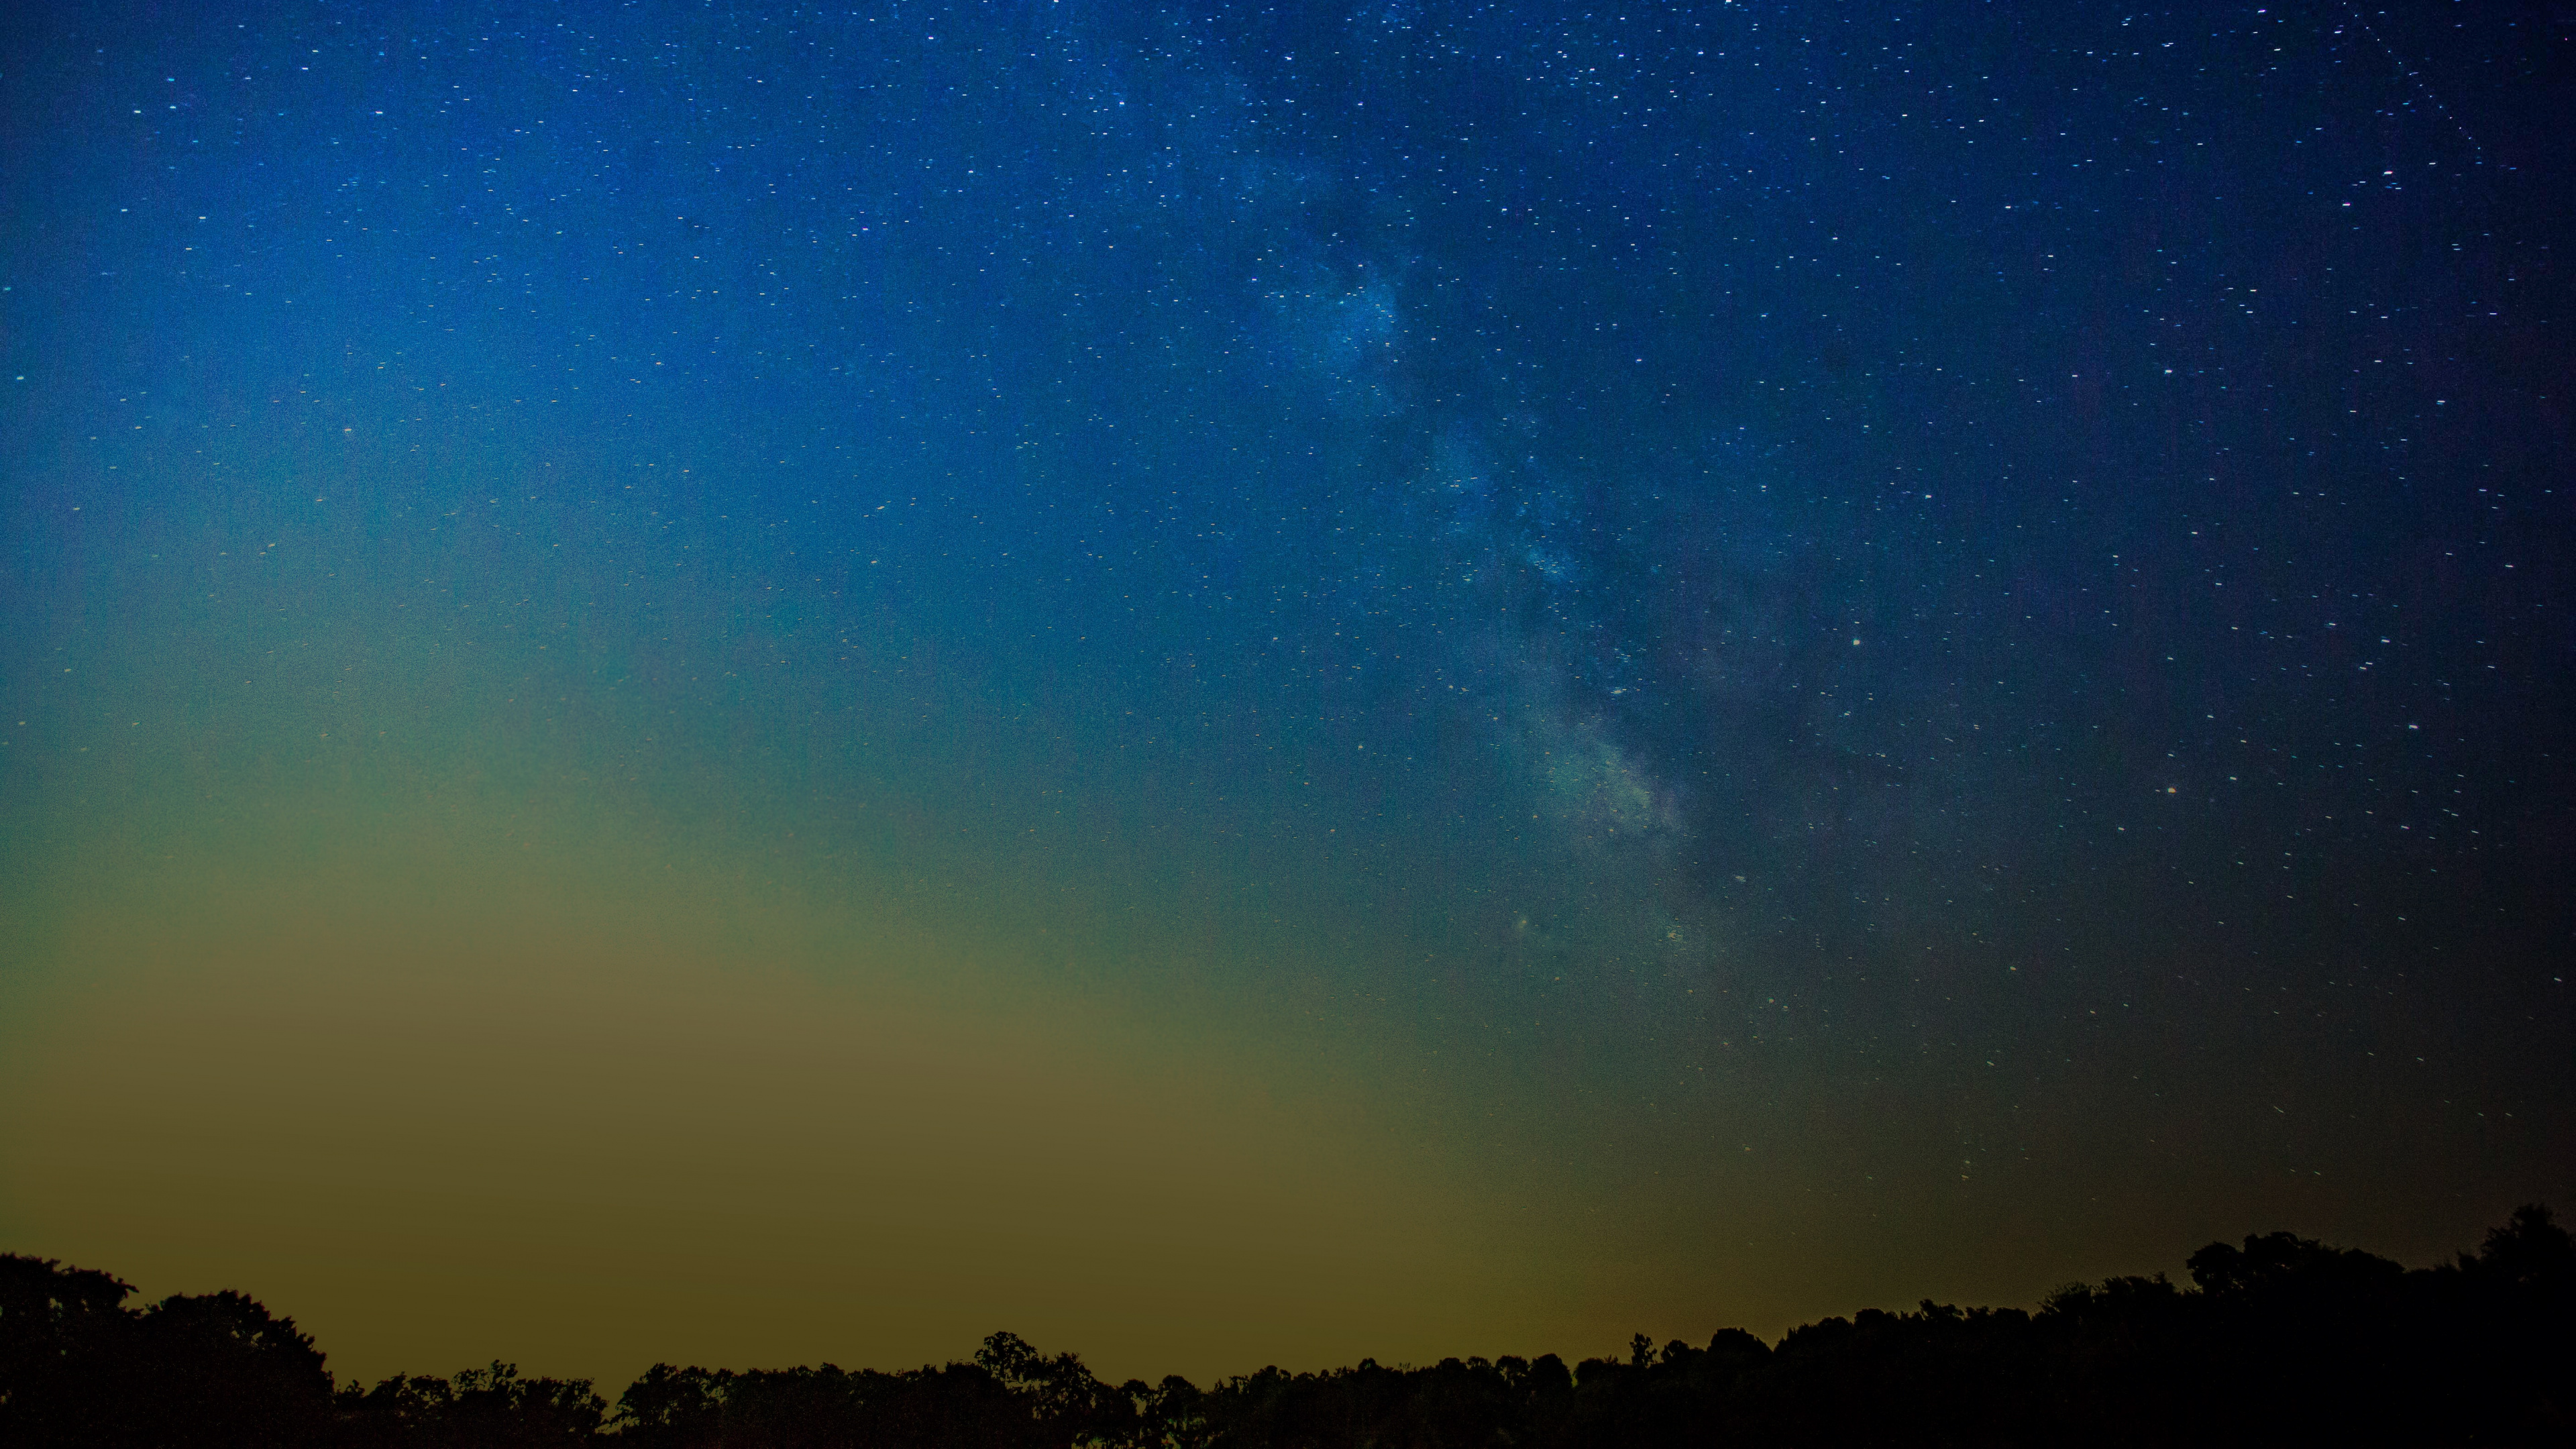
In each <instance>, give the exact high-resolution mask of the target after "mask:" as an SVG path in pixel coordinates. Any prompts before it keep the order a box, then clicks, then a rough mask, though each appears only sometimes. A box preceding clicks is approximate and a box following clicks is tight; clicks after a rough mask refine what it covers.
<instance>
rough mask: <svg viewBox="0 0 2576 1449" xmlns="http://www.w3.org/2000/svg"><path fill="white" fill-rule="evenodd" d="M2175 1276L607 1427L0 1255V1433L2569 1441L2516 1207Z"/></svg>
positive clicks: (932, 1374)
mask: <svg viewBox="0 0 2576 1449" xmlns="http://www.w3.org/2000/svg"><path fill="white" fill-rule="evenodd" d="M2189 1267H2190V1274H2191V1286H2189V1287H2182V1286H2179V1285H2177V1284H2174V1283H2171V1282H2168V1281H2167V1280H2166V1279H2165V1278H2164V1276H2163V1275H2161V1274H2159V1275H2157V1276H2155V1277H2152V1278H2134V1277H2132V1278H2113V1279H2110V1280H2108V1281H2105V1282H2102V1283H2096V1284H2077V1285H2073V1286H2070V1287H2067V1288H2064V1289H2061V1290H2059V1291H2058V1292H2057V1293H2055V1294H2052V1295H2051V1296H2050V1297H2049V1299H2048V1301H2047V1302H2046V1303H2045V1304H2044V1305H2042V1306H2041V1308H2040V1309H2039V1311H2038V1312H2036V1313H2031V1312H2025V1311H2023V1310H2021V1309H2017V1308H1995V1309H1988V1308H1970V1309H1960V1308H1956V1307H1952V1306H1950V1305H1947V1304H1936V1303H1933V1302H1930V1301H1928V1300H1927V1301H1925V1302H1924V1303H1923V1304H1922V1305H1921V1306H1920V1307H1919V1308H1918V1309H1916V1310H1915V1311H1912V1312H1907V1313H1886V1312H1880V1311H1878V1310H1875V1309H1871V1310H1864V1311H1863V1312H1861V1313H1860V1314H1858V1315H1857V1316H1855V1317H1853V1318H1850V1319H1843V1318H1828V1319H1825V1320H1823V1321H1822V1322H1819V1323H1810V1324H1807V1325H1805V1326H1804V1327H1801V1328H1798V1329H1795V1330H1793V1331H1792V1332H1790V1333H1789V1334H1788V1335H1787V1336H1786V1337H1785V1338H1783V1339H1782V1340H1781V1341H1780V1342H1779V1344H1778V1345H1776V1346H1774V1345H1770V1344H1766V1343H1764V1342H1763V1341H1762V1340H1761V1339H1759V1338H1756V1337H1754V1336H1753V1335H1751V1334H1749V1333H1745V1332H1743V1331H1741V1330H1739V1329H1728V1330H1726V1331H1724V1332H1722V1333H1719V1334H1718V1335H1717V1336H1716V1337H1715V1338H1714V1339H1712V1340H1710V1341H1709V1342H1708V1343H1707V1344H1706V1345H1704V1346H1695V1345H1692V1344H1687V1343H1683V1342H1680V1341H1678V1340H1676V1341H1674V1342H1671V1343H1667V1344H1665V1345H1663V1346H1662V1347H1661V1348H1657V1347H1656V1346H1654V1345H1653V1344H1652V1343H1651V1342H1649V1341H1648V1340H1647V1338H1646V1337H1645V1335H1643V1334H1640V1335H1638V1336H1637V1337H1636V1339H1635V1340H1634V1341H1633V1342H1632V1343H1631V1344H1630V1347H1629V1351H1628V1353H1627V1355H1626V1356H1625V1357H1624V1358H1595V1359H1586V1360H1584V1361H1583V1362H1581V1363H1579V1364H1577V1365H1575V1366H1574V1367H1572V1368H1570V1369H1569V1368H1568V1367H1567V1366H1566V1365H1565V1363H1564V1361H1563V1360H1561V1359H1559V1358H1558V1357H1557V1356H1556V1355H1554V1354H1548V1355H1545V1356H1543V1357H1541V1358H1538V1359H1536V1360H1524V1359H1521V1358H1516V1357H1505V1358H1501V1359H1498V1360H1495V1361H1493V1362H1490V1363H1489V1362H1487V1361H1486V1360H1484V1359H1481V1358H1471V1359H1467V1360H1465V1361H1463V1362H1462V1361H1460V1360H1458V1359H1454V1358H1452V1359H1443V1360H1441V1361H1440V1362H1439V1363H1437V1364H1434V1365H1432V1366H1430V1367H1428V1368H1404V1367H1399V1368H1386V1367H1382V1366H1380V1365H1379V1364H1377V1363H1376V1362H1374V1361H1363V1362H1362V1363H1360V1364H1359V1365H1358V1366H1357V1367H1355V1368H1344V1369H1334V1370H1332V1371H1330V1372H1326V1373H1319V1374H1318V1373H1304V1374H1289V1373H1283V1372H1281V1371H1280V1370H1278V1369H1275V1368H1270V1369H1263V1370H1262V1371H1261V1372H1259V1373H1256V1374H1250V1375H1245V1376H1242V1377H1237V1378H1231V1379H1227V1380H1225V1381H1224V1382H1222V1383H1219V1384H1217V1385H1216V1386H1215V1387H1213V1388H1209V1389H1204V1390H1203V1389H1200V1388H1198V1387H1196V1386H1194V1385H1193V1384H1191V1383H1190V1382H1189V1381H1188V1380H1186V1379H1182V1378H1178V1377H1171V1378H1166V1379H1164V1380H1163V1381H1162V1382H1161V1383H1160V1384H1155V1385H1148V1384H1146V1383H1143V1382H1141V1381H1138V1380H1129V1381H1128V1382H1126V1383H1124V1384H1120V1385H1116V1386H1114V1387H1113V1386H1111V1385H1108V1384H1104V1383H1102V1382H1101V1381H1100V1380H1099V1379H1097V1378H1095V1377H1094V1376H1093V1375H1092V1373H1091V1372H1090V1370H1088V1369H1087V1368H1085V1367H1084V1366H1083V1364H1082V1361H1081V1359H1079V1358H1078V1357H1076V1356H1075V1355H1073V1354H1070V1353H1059V1354H1056V1355H1054V1356H1052V1357H1049V1356H1047V1355H1044V1354H1041V1353H1039V1352H1038V1351H1037V1350H1036V1349H1034V1348H1032V1347H1030V1346H1029V1345H1028V1344H1027V1343H1024V1342H1022V1341H1021V1340H1020V1339H1019V1338H1017V1337H1016V1336H1014V1335H1012V1334H1008V1333H997V1334H994V1335H993V1336H992V1337H990V1338H988V1339H986V1340H985V1341H984V1346H983V1348H982V1349H981V1350H979V1351H978V1352H977V1353H976V1354H975V1356H974V1360H973V1361H972V1362H968V1363H950V1364H945V1365H939V1366H927V1365H925V1366H924V1367H922V1368H918V1369H909V1370H904V1371H900V1372H893V1373H884V1372H878V1371H876V1370H872V1369H858V1370H847V1369H840V1368H835V1367H833V1366H831V1365H829V1364H825V1365H823V1366H822V1367H820V1368H794V1369H779V1370H755V1371H751V1372H741V1373H737V1372H733V1371H730V1370H724V1369H712V1370H711V1369H703V1368H675V1367H673V1366H671V1365H669V1364H657V1365H655V1366H654V1367H653V1368H652V1369H651V1370H650V1371H648V1372H646V1373H645V1374H644V1376H643V1377H641V1378H639V1379H637V1380H636V1381H635V1382H634V1383H633V1384H632V1385H630V1386H628V1388H627V1389H626V1391H625V1392H624V1393H623V1394H622V1395H620V1396H619V1398H618V1400H617V1403H616V1404H615V1405H614V1406H613V1407H612V1406H611V1405H610V1404H608V1403H607V1402H606V1401H605V1400H604V1399H602V1398H601V1397H600V1395H599V1394H597V1393H596V1392H594V1391H593V1389H592V1386H591V1384H590V1383H589V1382H588V1381H587V1380H580V1379H571V1380H565V1379H546V1378H523V1377H521V1376H520V1375H519V1372H518V1370H517V1368H516V1367H515V1366H513V1365H509V1364H501V1363H495V1364H493V1365H492V1366H490V1367H489V1368H482V1369H469V1370H466V1371H465V1372H463V1373H459V1374H457V1375H455V1376H454V1377H452V1378H432V1377H426V1376H413V1375H396V1376H394V1377H392V1378H389V1379H386V1380H384V1381H383V1382H381V1383H378V1384H375V1385H373V1386H372V1387H370V1386H367V1385H363V1384H355V1383H352V1384H349V1385H345V1386H339V1387H335V1386H334V1384H333V1382H332V1379H331V1375H330V1374H329V1372H328V1371H326V1370H325V1369H324V1367H323V1356H322V1354H321V1352H320V1351H319V1350H317V1349H316V1348H315V1347H314V1346H313V1341H312V1339H311V1338H310V1337H308V1336H307V1335H305V1334H302V1333H300V1332H298V1331H297V1330H296V1327H295V1322H294V1320H293V1319H289V1318H277V1317H273V1316H272V1315H271V1314H270V1313H269V1312H268V1310H267V1309H266V1308H264V1307H262V1306H261V1305H260V1304H259V1303H257V1302H255V1301H253V1300H252V1299H250V1298H247V1297H244V1296H242V1295H241V1294H238V1293H215V1294H208V1295H204V1296H201V1297H173V1298H167V1299H164V1300H162V1301H161V1302H159V1303H155V1304H152V1305H150V1306H148V1307H145V1308H142V1309H139V1310H138V1309H134V1308H129V1307H127V1306H125V1300H126V1298H127V1297H129V1296H130V1295H131V1294H132V1292H133V1290H132V1289H131V1288H130V1287H128V1286H127V1285H126V1284H124V1283H123V1282H120V1281H118V1280H117V1279H115V1278H113V1277H111V1276H109V1275H108V1274H105V1273H100V1272H95V1271H91V1270H87V1269H80V1268H67V1267H64V1266H62V1265H60V1264H58V1263H55V1262H53V1261H51V1260H49V1259H41V1258H28V1257H19V1256H16V1255H9V1256H5V1257H0V1445H5V1446H10V1449H52V1446H74V1445H77V1446H83V1449H127V1446H155V1449H161V1446H168V1449H179V1446H206V1449H216V1446H223V1449H232V1446H279V1449H295V1446H313V1449H340V1446H349V1449H378V1446H381V1449H518V1446H530V1445H571V1444H582V1443H606V1442H613V1443H615V1444H617V1445H620V1446H627V1449H825V1446H833V1449H839V1446H852V1449H916V1446H917V1449H933V1446H937V1449H969V1446H990V1449H1071V1446H1098V1449H1146V1446H1154V1449H1237V1446H1240V1449H1253V1446H1262V1449H1325V1446H1332V1449H1342V1446H1349V1449H1360V1446H1378V1449H1469V1446H1477V1449H1482V1446H1505V1445H1509V1446H1515V1449H1523V1446H1527V1449H1578V1446H1581V1449H1593V1446H1601V1449H1609V1446H1620V1449H1635V1446H1659V1445H1711V1446H1717V1445H1746V1446H1753V1445H1848V1444H1893V1443H1904V1444H1909V1445H1948V1444H1959V1445H1967V1444H1976V1445H2063V1444H2077V1443H2082V1444H2109V1445H2150V1444H2154V1445H2164V1444H2185V1443H2188V1444H2192V1445H2195V1446H2198V1445H2211V1444H2220V1445H2225V1444H2258V1443H2259V1444H2287V1443H2302V1444H2305V1443H2316V1444H2406V1445H2489V1444H2518V1445H2519V1444H2570V1443H2576V1427H2571V1423H2572V1422H2576V1421H2572V1420H2571V1415H2570V1399H2569V1385H2570V1384H2571V1383H2576V1249H2571V1247H2570V1244H2569V1240H2568V1235H2567V1233H2566V1231H2565V1230H2564V1229H2561V1228H2560V1227H2558V1226H2557V1225H2556V1224H2555V1223H2554V1222H2552V1221H2551V1219H2550V1215H2549V1211H2548V1209H2546V1208H2542V1207H2527V1208H2524V1209H2522V1210H2521V1211H2519V1212H2516V1213H2515V1214H2514V1215H2513V1218H2512V1220H2511V1221H2510V1222H2508V1223H2507V1224H2506V1225H2505V1226H2503V1227H2500V1228H2497V1229H2495V1230H2493V1231H2492V1232H2490V1233H2488V1234H2487V1238H2486V1242H2485V1244H2484V1246H2483V1247H2481V1248H2480V1249H2479V1251H2477V1252H2476V1253H2474V1254H2469V1253H2463V1254H2461V1255H2459V1257H2458V1259H2457V1261H2455V1262H2452V1263H2448V1264H2444V1265H2442V1266H2440V1267H2436V1268H2430V1269H2419V1270H2415V1271H2412V1272H2410V1271H2408V1270H2406V1269H2404V1268H2401V1267H2400V1266H2398V1265H2397V1264H2395V1263H2392V1262H2390V1261H2388V1260H2387V1259H2385V1258H2378V1257H2374V1256H2372V1255H2371V1254H2368V1253H2364V1252H2359V1251H2355V1250H2349V1249H2336V1248H2329V1247H2326V1246H2324V1245H2322V1244H2319V1243H2316V1242H2312V1241H2310V1240H2308V1239H2304V1238H2297V1237H2293V1236H2291V1235H2290V1234H2288V1233H2273V1234H2271V1235H2269V1236H2266V1237H2250V1238H2247V1239H2246V1240H2245V1243H2244V1246H2242V1247H2238V1248H2232V1247H2229V1246H2227V1245H2225V1244H2223V1243H2212V1244H2210V1245H2209V1246H2208V1247H2206V1248H2203V1249H2201V1250H2200V1251H2199V1252H2197V1253H2194V1254H2193V1255H2192V1256H2191V1258H2190V1261H2189Z"/></svg>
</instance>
